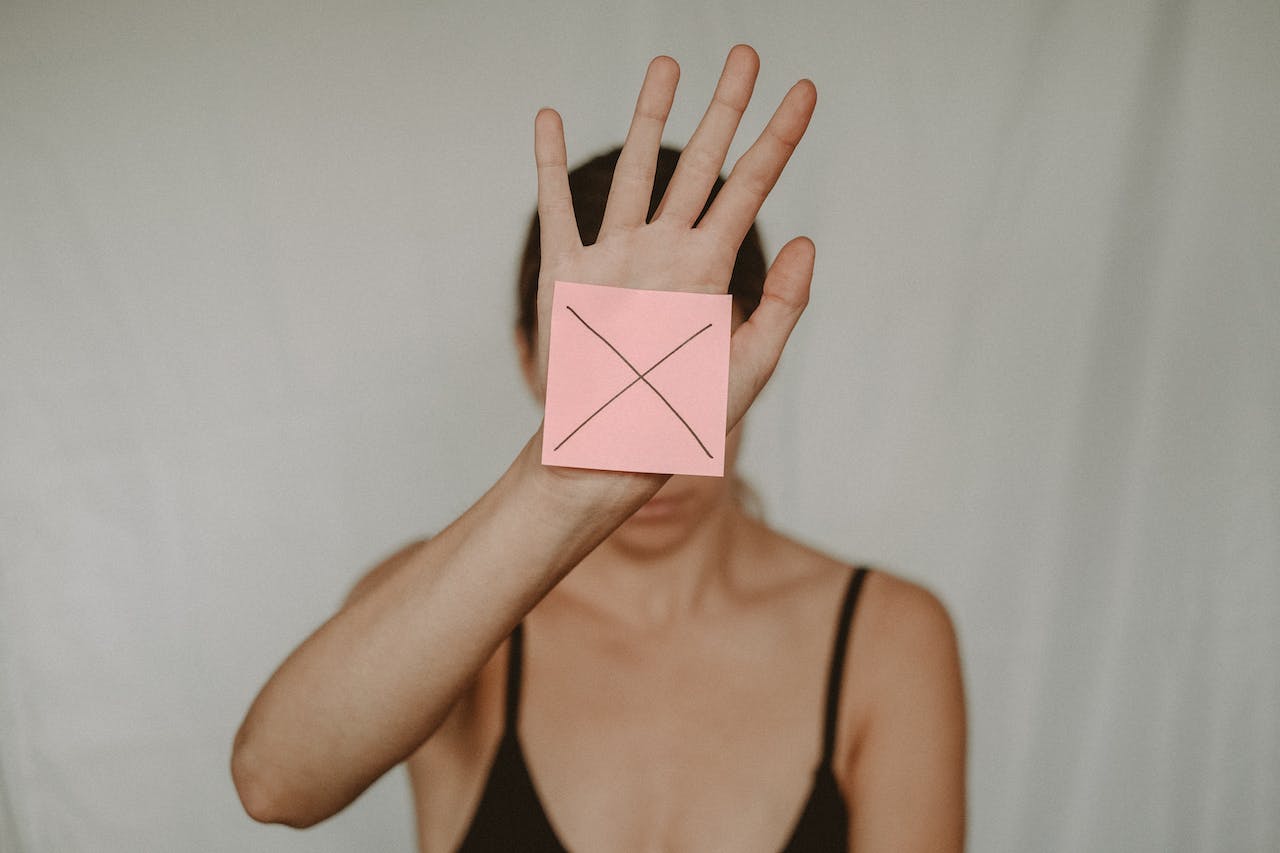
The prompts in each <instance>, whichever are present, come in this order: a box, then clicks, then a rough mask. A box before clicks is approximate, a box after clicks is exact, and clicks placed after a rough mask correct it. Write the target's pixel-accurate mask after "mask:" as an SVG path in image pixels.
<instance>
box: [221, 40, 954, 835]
mask: <svg viewBox="0 0 1280 853" xmlns="http://www.w3.org/2000/svg"><path fill="white" fill-rule="evenodd" d="M758 69H759V59H758V57H757V56H756V54H755V52H754V51H753V50H752V49H751V48H750V47H747V46H746V45H738V46H735V47H734V48H733V49H732V50H731V51H730V53H729V56H728V59H727V60H726V63H725V66H724V70H723V72H722V74H721V77H720V80H719V83H718V84H717V86H716V90H715V94H714V97H713V98H712V101H711V104H710V106H709V107H708V109H707V112H706V114H705V115H704V117H703V119H702V121H701V123H700V124H699V125H698V128H697V130H696V131H695V133H694V134H693V137H692V138H691V139H690V141H689V143H688V145H687V146H686V148H685V150H684V153H683V154H682V155H680V157H679V160H678V163H677V164H676V165H675V168H674V174H671V175H670V182H669V184H668V185H667V186H666V187H665V191H664V188H663V187H662V185H661V182H662V181H665V179H666V175H662V176H660V177H659V183H658V184H657V185H656V186H655V171H657V170H658V167H659V166H660V165H662V164H664V163H665V164H666V165H667V166H669V165H670V156H669V155H668V154H663V155H662V156H660V149H661V139H662V132H663V127H664V125H665V121H666V116H667V114H668V112H669V110H670V107H671V104H672V101H673V98H674V94H675V88H676V81H677V78H678V75H679V68H678V66H677V65H676V63H675V61H674V60H672V59H671V58H669V57H665V56H660V57H657V58H656V59H654V60H653V61H652V62H651V63H650V65H649V68H648V71H647V73H646V75H645V79H644V83H643V84H642V86H641V90H640V95H639V98H638V101H637V104H636V109H635V113H634V116H633V119H632V124H631V127H630V130H629V131H628V133H627V137H626V140H625V143H624V144H623V146H622V149H621V151H620V152H619V153H618V155H617V158H616V168H615V167H614V166H613V165H612V159H611V158H610V159H609V160H608V161H607V166H608V168H609V169H610V171H611V172H612V182H611V184H610V185H609V189H608V198H607V204H606V205H605V206H604V210H603V212H602V215H600V217H599V218H600V223H599V228H598V229H596V228H595V227H594V223H591V224H590V227H589V229H588V230H589V231H596V230H598V237H597V238H596V239H594V240H593V239H592V237H591V235H590V234H588V236H587V240H586V242H587V243H589V245H586V246H584V245H583V239H582V235H580V232H579V228H578V226H579V223H578V222H577V217H578V216H582V215H583V213H584V212H587V211H589V208H590V204H589V203H587V202H584V201H583V200H581V199H580V200H579V212H578V214H577V216H576V215H575V208H574V201H575V200H574V199H573V197H572V193H571V190H570V179H569V175H568V172H567V160H566V155H565V145H564V136H563V129H562V127H561V123H560V117H559V115H557V114H556V113H555V112H554V111H553V110H551V109H543V110H541V111H539V113H538V115H537V117H536V119H535V123H534V151H535V161H536V164H537V174H538V218H537V228H538V230H537V231H536V232H535V234H536V237H534V238H533V239H534V242H535V243H536V245H537V252H536V253H532V252H531V253H529V254H528V255H527V263H526V275H527V276H531V274H532V273H531V272H530V271H531V270H532V269H534V268H536V271H537V272H536V293H530V291H533V290H534V289H535V287H534V285H533V284H532V283H530V284H528V285H527V286H526V288H525V291H526V294H527V296H528V298H526V299H525V300H524V304H525V309H526V310H524V311H522V322H521V324H520V325H519V326H518V328H517V345H518V347H519V349H520V352H521V359H522V364H523V368H524V372H525V376H526V379H527V380H528V383H529V386H530V388H531V390H532V391H533V393H534V394H535V395H537V396H538V397H539V398H541V397H542V395H543V394H545V387H546V385H545V377H546V364H547V343H548V342H547V329H548V328H549V323H548V311H549V308H550V301H551V282H553V281H555V280H557V279H559V280H566V281H578V282H589V283H597V284H609V285H613V286H619V287H635V288H644V289H650V290H680V289H684V290H701V291H703V292H719V293H724V292H726V290H728V289H729V285H730V280H731V277H733V271H734V266H735V258H737V257H739V255H740V253H739V246H740V245H741V244H742V243H743V240H744V238H746V237H747V236H748V235H749V234H750V233H751V230H752V222H753V220H754V219H755V215H756V213H757V211H758V210H759V208H760V205H761V204H762V203H763V201H764V198H765V196H766V195H767V194H768V192H769V190H770V189H771V188H772V186H773V185H774V183H775V182H776V181H777V179H778V177H779V175H780V174H781V172H782V169H783V167H784V166H785V164H786V162H787V160H788V159H789V157H790V155H791V152H792V151H793V150H794V148H795V146H796V144H797V143H798V142H799V141H800V138H801V137H802V136H803V134H804V131H805V128H806V127H807V125H808V122H809V118H810V116H811V115H812V112H813V108H814V105H815V103H816V90H815V88H814V86H813V84H812V83H811V82H809V81H808V80H802V81H800V82H799V83H797V84H796V85H795V86H793V87H792V89H791V90H790V91H789V92H788V93H787V95H786V96H785V97H784V98H783V100H782V103H781V104H780V106H779V107H778V109H777V111H776V112H775V113H774V115H773V117H772V118H771V119H770V121H769V122H768V125H767V126H766V128H765V129H764V131H763V133H762V134H761V135H760V137H759V139H758V140H757V141H756V142H755V144H754V145H753V146H752V147H751V148H750V149H749V150H748V151H747V152H746V153H745V154H743V156H742V157H741V158H740V159H739V160H738V161H737V163H736V164H735V165H734V168H733V170H732V172H731V174H730V176H729V178H728V179H727V180H726V181H724V182H723V184H719V183H718V181H719V172H720V169H721V167H722V165H723V163H724V158H725V155H726V152H727V150H728V148H729V145H730V142H731V140H732V138H733V136H734V133H735V131H736V128H737V125H738V122H739V120H740V118H741V115H742V112H743V110H744V109H745V108H746V106H747V103H748V101H749V99H750V96H751V91H752V89H753V87H754V83H755V78H756V74H757V72H758ZM599 167H600V163H599V162H597V163H596V164H595V166H594V167H593V168H594V169H595V170H596V171H598V169H599ZM665 171H667V172H668V173H669V172H670V169H669V168H667V169H666V170H665ZM575 174H576V175H578V174H580V175H581V176H583V177H584V180H585V179H586V176H589V175H590V174H592V169H590V168H588V169H585V170H584V171H583V172H581V173H575ZM717 187H718V191H716V192H714V194H713V191H714V190H716V189H717ZM659 192H661V202H660V203H659V204H658V205H657V207H656V209H655V208H654V207H653V206H652V200H653V197H654V196H655V195H657V194H658V193H659ZM649 214H651V215H649ZM583 218H584V219H585V218H590V217H589V216H584V217H583ZM695 224H696V225H697V227H696V228H695V227H693V226H694V225H695ZM753 244H754V235H752V238H751V239H750V240H748V247H747V251H746V252H745V253H744V254H743V257H744V259H747V260H749V256H750V254H751V252H750V248H751V246H752V245H753ZM757 251H758V250H757ZM813 259H814V248H813V244H812V243H811V242H810V241H809V240H808V239H807V238H803V237H801V238H796V239H794V240H792V241H791V242H789V243H787V244H786V245H785V246H784V247H783V248H782V249H781V251H780V252H779V253H778V255H777V257H776V258H775V260H774V262H773V264H772V266H771V267H770V269H769V271H768V274H767V276H766V277H765V278H764V281H763V288H762V292H760V293H759V295H758V300H757V298H753V297H752V296H751V294H750V291H751V289H752V288H751V285H750V281H751V279H752V274H751V271H750V264H749V263H745V262H744V263H742V264H739V274H738V276H737V282H738V285H737V286H736V287H735V294H734V295H735V300H734V301H735V309H736V310H735V313H736V314H737V316H736V317H735V323H734V331H733V337H732V343H731V355H730V378H729V412H728V424H729V425H730V430H729V433H728V437H727V443H726V461H725V473H726V476H725V477H723V478H718V477H694V476H682V475H676V476H670V475H662V474H638V473H624V472H615V471H601V470H592V469H577V468H561V467H552V466H545V465H543V464H541V462H540V457H541V447H542V429H541V427H539V429H538V431H537V432H535V433H534V435H533V436H532V437H531V438H530V440H529V441H528V442H527V443H526V444H525V446H524V448H523V449H522V450H521V452H520V453H519V454H518V455H517V457H516V459H515V460H514V461H513V462H512V464H511V466H510V467H509V468H508V469H507V470H506V471H505V472H504V474H503V475H502V476H501V477H500V478H499V479H498V481H497V482H496V483H495V484H494V485H493V487H492V488H490V489H489V491H487V492H486V493H485V494H484V496H483V497H481V498H480V499H479V500H478V501H477V502H476V503H475V504H474V505H472V506H471V507H470V508H469V509H468V510H467V511H466V512H464V513H463V514H462V515H461V516H460V517H459V518H458V519H456V520H455V521H454V522H453V523H451V524H450V525H449V526H448V527H446V528H445V529H444V530H443V531H441V532H440V533H438V534H437V535H435V536H433V537H431V538H429V539H427V540H424V541H422V542H417V543H414V544H412V545H410V546H408V547H406V548H404V549H402V550H401V551H400V552H398V553H396V554H395V555H393V556H391V557H390V558H389V559H387V560H386V561H385V562H383V563H382V564H381V565H379V566H377V567H375V568H374V569H372V570H371V571H370V572H369V573H368V574H367V575H366V576H365V577H364V578H363V579H361V580H360V582H359V583H358V584H357V585H356V587H355V588H354V589H353V590H352V592H351V594H350V596H349V597H348V599H347V601H346V603H345V604H344V606H343V607H342V608H341V609H340V610H339V612H338V613H336V614H335V615H334V616H333V617H331V618H330V619H329V620H328V621H327V622H325V624H324V625H322V626H321V627H320V628H319V629H318V630H317V631H316V632H315V633H314V634H312V635H311V636H310V637H309V638H307V640H306V641H305V642H303V643H302V645H300V646H299V647H298V648H297V649H296V650H295V651H294V652H293V653H292V654H291V655H290V656H289V657H288V659H287V660H285V662H284V663H283V664H282V665H281V666H280V668H279V669H278V670H277V671H276V672H275V673H274V674H273V675H272V677H271V679H270V680H269V681H268V682H267V684H266V685H265V686H264V687H263V689H262V691H261V692H260V693H259V695H258V697H257V698H256V699H255V701H254V702H253V705H252V706H251V707H250V709H249V712H248V714H247V716H246V718H245V720H244V722H243V724H242V725H241V727H240V730H239V732H238V733H237V736H236V740H235V746H234V750H233V754H232V762H231V770H232V776H233V779H234V781H235V784H236V788H237V790H238V792H239V794H240V797H241V800H242V802H243V804H244V807H245V809H246V810H247V812H248V813H249V814H250V815H251V816H252V817H254V818H255V819H257V820H260V821H264V822H274V823H283V824H287V825H290V826H295V827H306V826H310V825H312V824H315V823H317V822H318V821H321V820H324V819H325V818H327V817H329V816H331V815H333V814H335V813H336V812H338V811H340V810H341V809H343V808H344V807H346V805H347V804H349V803H350V802H351V801H352V800H354V799H355V798H356V797H357V796H359V794H360V793H361V792H363V791H364V790H365V789H366V788H367V787H368V786H369V785H370V784H372V783H373V782H374V781H375V780H376V779H378V778H379V777H380V776H382V774H384V773H385V772H386V771H387V770H389V769H391V768H392V767H394V766H396V765H397V764H398V763H400V762H401V761H405V760H407V761H408V770H409V775H410V779H411V782H412V785H413V791H414V801H415V805H416V808H417V817H418V830H419V839H420V846H421V849H423V850H430V851H437V850H438V851H449V850H462V851H485V850H522V851H541V850H548V851H555V850H565V849H568V850H573V851H631V850H637V851H638V850H670V851H707V850H726V851H737V852H738V853H742V851H762V853H765V852H766V851H767V853H774V851H777V850H780V849H785V850H792V851H801V850H822V851H838V850H845V849H856V850H859V851H869V850H870V851H879V850H892V851H913V850H920V851H925V850H927V851H942V850H959V849H961V848H962V847H963V837H964V811H965V806H964V756H965V719H964V702H963V695H962V686H961V676H960V665H959V661H958V654H957V650H956V642H955V636H954V632H953V629H952V626H951V622H950V620H949V618H948V616H947V613H946V611H945V609H944V608H943V607H942V605H941V604H940V603H939V602H938V600H937V599H936V598H935V597H934V596H933V595H932V594H930V593H929V592H928V591H927V590H925V589H923V588H922V587H920V586H918V585H915V584H913V583H910V582H908V581H906V580H903V579H900V578H897V577H895V576H893V575H892V574H890V573H888V572H884V571H880V570H875V571H871V570H867V569H866V568H864V567H858V568H855V567H851V566H849V565H847V564H846V563H844V562H842V561H841V560H838V559H835V558H833V557H830V556H827V555H825V554H822V553H819V552H817V551H815V550H813V549H811V548H808V547H806V546H804V545H802V544H800V543H798V542H795V541H792V540H790V539H788V538H787V537H785V536H783V535H781V534H779V533H777V532H775V531H773V530H770V529H769V528H768V527H767V526H766V525H764V524H763V523H761V522H760V521H759V520H757V519H755V518H753V517H752V516H751V515H750V514H748V513H747V512H745V511H744V508H743V505H742V502H741V501H740V500H739V499H738V490H737V489H736V488H735V483H736V482H737V480H736V477H734V476H733V465H734V461H735V459H736V454H737V450H738V446H739V443H740V439H741V430H742V417H743V415H744V414H745V412H746V410H747V408H748V407H749V406H750V404H751V402H752V401H753V400H754V399H755V397H756V395H757V394H758V393H759V391H760V389H761V388H762V387H763V386H764V384H765V382H766V381H767V380H768V378H769V376H770V375H771V373H772V372H773V369H774V367H775V366H776V364H777V361H778V358H779V356H780V355H781V352H782V348H783V346H784V344H785V342H786V340H787V337H788V335H789V334H790V332H791V329H792V328H793V327H794V325H795V323H796V321H797V319H798V318H799V316H800V313H801V311H802V310H803V309H804V306H805V304H806V302H807V299H808V292H809V283H810V279H811V276H812V271H813ZM755 278H756V282H757V283H756V285H755V288H756V289H757V291H760V285H759V277H758V274H757V275H756V277H755ZM744 282H745V283H744ZM756 301H758V307H756V306H755V303H756ZM855 613H856V615H857V618H856V619H854V618H853V616H854V614H855ZM846 649H847V651H846Z"/></svg>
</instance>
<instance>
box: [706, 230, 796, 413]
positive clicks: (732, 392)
mask: <svg viewBox="0 0 1280 853" xmlns="http://www.w3.org/2000/svg"><path fill="white" fill-rule="evenodd" d="M814 256H815V248H814V245H813V241H812V240H810V239H809V238H808V237H796V238H795V239H793V240H791V241H790V242H788V243H787V244H786V245H785V246H783V247H782V248H781V249H780V250H779V251H778V254H777V257H775V258H774V259H773V264H772V265H771V266H770V267H769V272H768V274H767V275H766V276H765V279H764V293H763V294H762V295H761V297H760V304H759V306H757V307H756V310H755V311H753V312H752V314H751V316H750V317H749V318H748V319H747V321H746V322H745V323H743V324H742V325H741V326H739V327H738V330H737V331H736V332H734V333H733V338H732V340H731V341H730V345H729V410H728V418H727V421H728V424H727V427H726V428H727V429H733V427H734V426H736V425H737V423H738V421H739V420H741V419H742V416H743V415H745V414H746V413H747V409H748V408H749V407H750V406H751V403H752V402H753V401H754V400H755V398H756V397H757V396H758V395H759V393H760V391H761V390H762V389H763V388H764V386H765V383H766V382H768V381H769V377H770V376H772V375H773V371H774V368H775V367H777V366H778V359H779V358H780V357H781V356H782V348H783V347H784V346H785V345H786V343H787V338H788V337H789V336H790V335H791V330H792V329H794V328H795V325H796V321H797V320H799V319H800V314H801V313H803V311H804V309H805V306H806V305H808V304H809V283H810V282H811V281H812V280H813V261H814Z"/></svg>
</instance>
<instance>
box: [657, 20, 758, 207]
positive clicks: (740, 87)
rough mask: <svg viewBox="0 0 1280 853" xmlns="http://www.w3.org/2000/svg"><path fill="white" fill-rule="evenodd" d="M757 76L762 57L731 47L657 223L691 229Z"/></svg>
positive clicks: (683, 156)
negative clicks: (713, 92) (667, 222)
mask: <svg viewBox="0 0 1280 853" xmlns="http://www.w3.org/2000/svg"><path fill="white" fill-rule="evenodd" d="M759 71H760V57H759V56H758V55H757V54H756V52H755V51H754V50H752V49H751V47H750V46H748V45H745V44H738V45H734V46H733V49H732V50H730V51H729V56H728V58H727V59H726V60H725V63H724V69H723V70H722V71H721V72H720V82H719V83H717V84H716V91H715V94H714V95H712V97H711V104H710V105H709V106H708V107H707V111H706V113H705V114H704V115H703V116H702V121H700V122H699V123H698V128H697V130H695V131H694V132H693V136H692V137H690V139H689V144H688V145H686V146H685V149H684V151H683V152H681V154H680V159H679V161H677V163H676V170H675V174H673V175H672V176H671V183H670V184H669V185H668V186H667V191H666V193H665V194H664V195H663V197H662V201H661V202H660V203H659V204H658V208H657V210H656V211H655V212H654V215H653V218H654V219H655V220H657V219H666V220H670V221H672V222H676V223H680V224H683V225H692V224H693V222H694V220H696V219H697V218H698V215H699V214H700V213H702V208H703V207H705V206H706V203H707V196H708V195H709V194H710V193H711V187H712V186H713V185H714V184H715V181H716V178H718V177H719V176H720V167H721V166H723V165H724V158H725V155H726V154H728V153H729V144H730V143H731V142H732V141H733V134H734V133H735V132H736V131H737V129H738V122H740V121H741V120H742V113H743V112H744V111H745V110H746V108H747V104H748V103H749V102H750V101H751V92H752V90H753V89H754V88H755V84H756V74H757V73H758V72H759Z"/></svg>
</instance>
